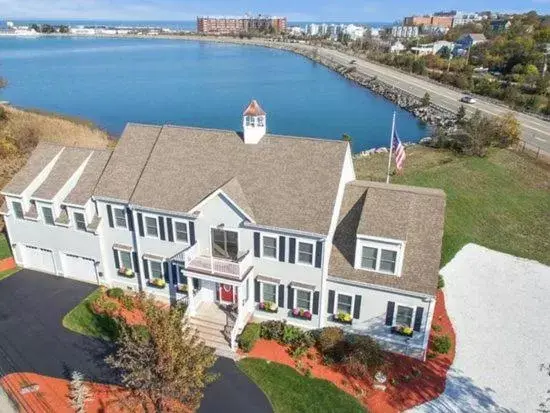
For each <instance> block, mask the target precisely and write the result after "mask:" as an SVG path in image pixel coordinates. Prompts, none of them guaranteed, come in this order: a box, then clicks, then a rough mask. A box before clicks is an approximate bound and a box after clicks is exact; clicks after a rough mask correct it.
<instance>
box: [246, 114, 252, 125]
mask: <svg viewBox="0 0 550 413" xmlns="http://www.w3.org/2000/svg"><path fill="white" fill-rule="evenodd" d="M245 120H246V126H254V116H247V117H246V119H245Z"/></svg>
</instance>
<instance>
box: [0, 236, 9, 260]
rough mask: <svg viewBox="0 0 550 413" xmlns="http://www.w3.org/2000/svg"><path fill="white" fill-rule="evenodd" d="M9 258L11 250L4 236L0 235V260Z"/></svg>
mask: <svg viewBox="0 0 550 413" xmlns="http://www.w3.org/2000/svg"><path fill="white" fill-rule="evenodd" d="M9 257H11V249H10V247H9V245H8V240H7V238H6V236H5V235H4V234H0V260H2V259H4V258H9Z"/></svg>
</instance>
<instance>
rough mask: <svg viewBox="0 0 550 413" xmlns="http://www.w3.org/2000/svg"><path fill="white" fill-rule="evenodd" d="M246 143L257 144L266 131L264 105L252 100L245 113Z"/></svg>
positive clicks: (244, 129)
mask: <svg viewBox="0 0 550 413" xmlns="http://www.w3.org/2000/svg"><path fill="white" fill-rule="evenodd" d="M243 131H244V143H247V144H256V143H258V142H259V141H260V139H262V138H263V136H264V135H265V133H266V114H265V112H264V110H263V109H262V107H261V106H260V105H259V104H258V102H256V101H255V100H252V102H250V105H248V107H247V108H246V110H245V111H244V113H243Z"/></svg>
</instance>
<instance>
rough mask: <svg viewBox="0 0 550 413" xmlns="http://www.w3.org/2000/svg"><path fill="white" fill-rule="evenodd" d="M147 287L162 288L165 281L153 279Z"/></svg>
mask: <svg viewBox="0 0 550 413" xmlns="http://www.w3.org/2000/svg"><path fill="white" fill-rule="evenodd" d="M149 285H150V286H152V287H157V288H164V287H165V286H166V281H164V280H163V279H162V278H153V279H152V280H151V281H149Z"/></svg>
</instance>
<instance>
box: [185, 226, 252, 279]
mask: <svg viewBox="0 0 550 413" xmlns="http://www.w3.org/2000/svg"><path fill="white" fill-rule="evenodd" d="M236 247H237V246H236V245H228V244H227V243H225V244H223V245H222V243H218V242H216V239H215V238H214V237H213V240H212V248H201V246H200V244H199V242H196V243H195V244H193V245H191V246H190V247H189V248H187V249H185V250H184V251H182V252H181V253H180V254H178V255H177V257H176V259H177V260H179V261H182V262H183V263H184V268H185V269H187V270H190V271H198V272H202V273H207V274H212V275H218V276H222V277H230V278H235V279H238V280H240V279H242V278H243V276H244V275H246V274H247V273H248V271H249V270H250V268H252V266H253V262H252V252H251V251H250V250H247V251H239V250H238V249H237V248H236Z"/></svg>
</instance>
